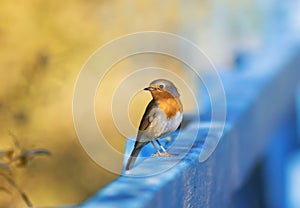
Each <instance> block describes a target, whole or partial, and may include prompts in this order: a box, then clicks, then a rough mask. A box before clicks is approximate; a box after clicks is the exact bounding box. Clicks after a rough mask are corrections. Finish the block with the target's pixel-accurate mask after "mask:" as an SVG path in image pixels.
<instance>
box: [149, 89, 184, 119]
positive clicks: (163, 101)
mask: <svg viewBox="0 0 300 208" xmlns="http://www.w3.org/2000/svg"><path fill="white" fill-rule="evenodd" d="M155 98H156V99H155V100H156V102H157V103H158V105H159V107H160V109H161V110H162V111H163V112H164V113H165V115H166V117H167V118H168V119H170V118H173V117H175V115H176V113H177V112H180V113H182V104H181V102H180V100H179V98H177V97H174V96H173V95H171V94H170V93H168V92H163V93H162V92H161V93H159V95H157V96H155Z"/></svg>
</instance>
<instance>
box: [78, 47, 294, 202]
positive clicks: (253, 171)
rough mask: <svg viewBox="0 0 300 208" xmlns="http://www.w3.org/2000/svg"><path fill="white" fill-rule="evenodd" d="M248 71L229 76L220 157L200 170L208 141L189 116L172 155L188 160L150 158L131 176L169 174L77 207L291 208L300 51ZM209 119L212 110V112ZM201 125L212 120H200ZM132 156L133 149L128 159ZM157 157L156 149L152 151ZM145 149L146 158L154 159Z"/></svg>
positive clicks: (268, 55) (269, 53) (267, 56)
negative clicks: (289, 179) (290, 178)
mask: <svg viewBox="0 0 300 208" xmlns="http://www.w3.org/2000/svg"><path fill="white" fill-rule="evenodd" d="M247 63H248V64H247V67H246V69H244V70H242V71H230V72H224V73H222V74H221V75H222V76H221V77H222V81H223V85H224V89H225V93H226V99H227V120H226V126H225V130H224V133H223V136H222V138H221V140H220V143H219V144H218V146H217V148H216V150H215V152H213V154H212V155H211V156H210V157H209V159H208V160H206V161H205V162H203V163H199V161H198V159H199V154H200V152H201V150H202V144H203V142H204V141H203V138H204V137H205V134H206V132H207V129H200V132H199V134H198V135H197V138H196V140H195V141H194V136H193V135H191V133H190V132H193V131H194V130H197V129H195V128H198V127H197V126H198V125H197V124H198V123H196V120H197V119H195V120H193V116H190V119H191V122H189V123H188V124H187V125H186V127H185V128H183V130H181V133H182V134H183V135H182V137H183V138H184V140H181V141H180V142H177V143H176V146H174V145H173V146H172V148H173V149H171V151H174V152H180V150H183V149H189V148H191V149H190V151H189V152H188V153H187V155H185V157H183V158H180V157H165V158H159V157H149V158H147V159H145V160H143V161H142V162H140V163H138V162H137V164H136V167H135V168H134V169H132V171H131V174H133V175H134V174H138V175H149V173H151V172H153V171H155V170H158V169H159V168H162V167H165V166H166V167H168V165H170V164H176V165H175V166H174V167H172V168H170V169H169V170H167V171H165V172H162V173H160V174H156V175H153V176H147V177H130V174H129V175H128V176H121V177H119V178H118V179H117V180H115V181H114V182H112V183H111V184H109V185H108V186H106V187H105V188H103V189H102V190H100V191H99V192H98V193H96V194H95V195H94V196H93V197H91V198H90V199H88V200H87V201H85V202H84V203H82V204H81V205H79V206H77V207H81V208H87V207H120V208H121V207H287V206H288V204H289V202H288V199H289V197H288V196H287V194H288V193H289V191H287V189H288V187H287V186H286V185H285V184H286V183H285V182H286V176H287V174H286V168H287V161H288V158H289V155H290V153H291V152H292V151H293V150H294V149H295V146H296V137H297V136H296V129H297V127H296V107H295V103H296V102H295V92H296V89H297V87H296V86H297V84H298V83H299V82H300V50H299V49H298V48H297V47H296V46H293V44H283V45H281V46H278V45H277V46H276V47H275V48H269V49H268V50H266V51H263V52H262V53H261V54H259V55H258V56H255V57H254V56H253V57H251V59H250V58H249V59H248V60H247ZM208 112H209V109H208ZM200 117H201V122H209V121H210V118H209V116H205V115H200ZM131 148H132V142H130V141H129V142H128V143H127V146H126V151H127V152H129V151H130V150H131ZM149 149H151V148H149ZM150 153H151V150H147V149H146V148H145V150H144V153H141V154H142V155H144V156H145V155H147V154H148V155H149V154H150Z"/></svg>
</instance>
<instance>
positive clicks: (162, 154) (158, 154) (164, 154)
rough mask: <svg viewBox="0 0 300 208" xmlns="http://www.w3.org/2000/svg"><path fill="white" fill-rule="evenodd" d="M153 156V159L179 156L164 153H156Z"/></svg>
mask: <svg viewBox="0 0 300 208" xmlns="http://www.w3.org/2000/svg"><path fill="white" fill-rule="evenodd" d="M151 156H153V157H157V156H161V157H170V156H178V154H170V153H168V152H163V153H161V152H157V153H155V154H152V155H151Z"/></svg>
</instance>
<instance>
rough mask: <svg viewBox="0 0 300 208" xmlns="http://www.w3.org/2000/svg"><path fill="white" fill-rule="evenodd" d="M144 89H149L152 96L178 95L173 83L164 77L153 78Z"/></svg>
mask: <svg viewBox="0 0 300 208" xmlns="http://www.w3.org/2000/svg"><path fill="white" fill-rule="evenodd" d="M144 90H149V91H150V92H151V94H152V96H153V97H154V98H157V97H165V96H168V95H171V96H174V97H179V96H180V94H179V93H178V91H177V88H176V87H175V85H174V84H173V83H172V82H170V81H169V80H166V79H157V80H154V81H152V82H151V83H150V85H149V87H146V88H145V89H144Z"/></svg>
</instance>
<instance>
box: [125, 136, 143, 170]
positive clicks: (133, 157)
mask: <svg viewBox="0 0 300 208" xmlns="http://www.w3.org/2000/svg"><path fill="white" fill-rule="evenodd" d="M147 143H148V142H135V144H134V148H133V150H132V153H131V155H130V157H129V159H128V161H127V165H126V170H130V169H131V168H132V167H133V165H134V162H135V161H136V158H137V156H138V155H139V153H140V151H141V150H142V148H143V147H144V146H145V145H146V144H147Z"/></svg>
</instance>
